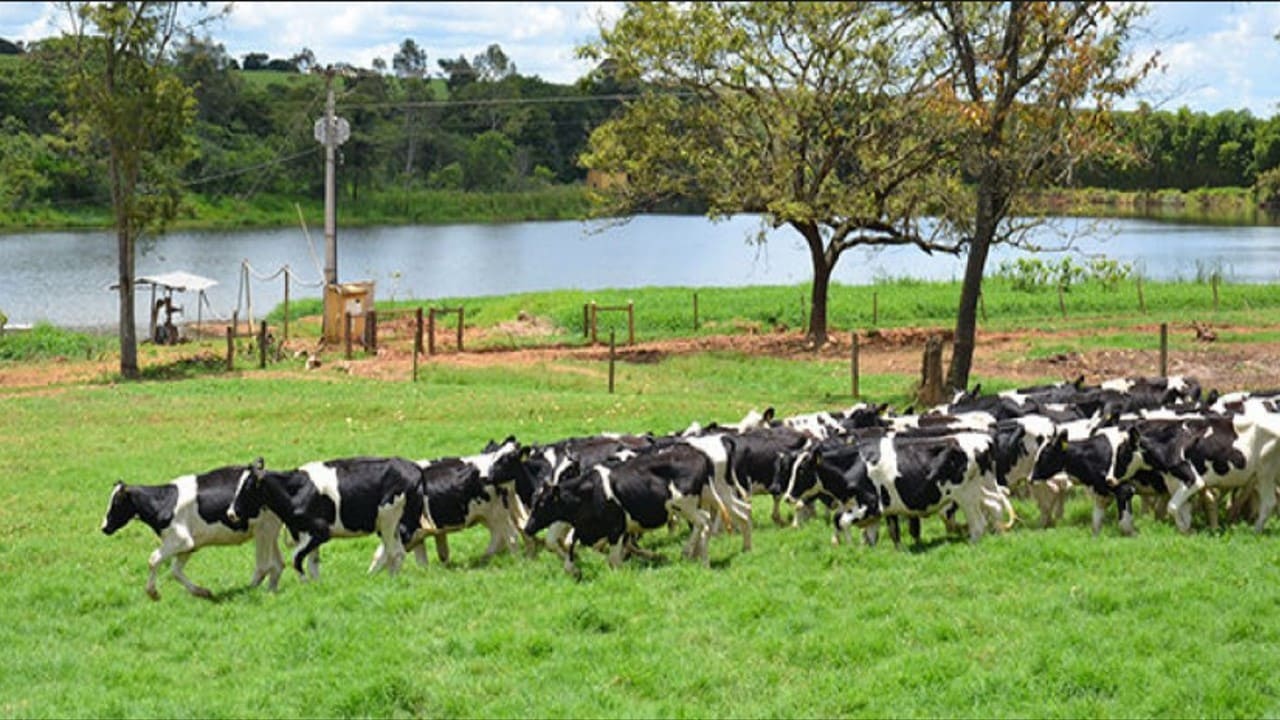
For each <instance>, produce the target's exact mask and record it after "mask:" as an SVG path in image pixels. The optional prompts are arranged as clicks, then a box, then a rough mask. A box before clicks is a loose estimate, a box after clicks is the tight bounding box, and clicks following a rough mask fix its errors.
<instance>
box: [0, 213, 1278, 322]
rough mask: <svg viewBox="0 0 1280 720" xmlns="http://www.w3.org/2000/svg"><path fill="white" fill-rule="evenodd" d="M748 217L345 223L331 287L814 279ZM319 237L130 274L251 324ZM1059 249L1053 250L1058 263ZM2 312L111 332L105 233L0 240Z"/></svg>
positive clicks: (110, 239) (1271, 265)
mask: <svg viewBox="0 0 1280 720" xmlns="http://www.w3.org/2000/svg"><path fill="white" fill-rule="evenodd" d="M759 230H760V221H759V218H758V217H757V216H750V215H741V216H735V217H732V218H730V219H727V220H723V221H719V222H713V221H710V220H708V219H706V218H704V217H700V216H674V215H648V216H640V217H636V218H633V219H632V220H630V221H629V222H625V223H613V224H608V225H606V224H602V223H600V222H577V221H566V222H524V223H509V224H498V225H442V226H411V227H378V228H353V229H344V228H341V227H339V231H338V241H337V244H338V278H339V280H340V281H342V282H351V281H358V280H372V281H373V282H374V283H375V291H374V292H375V298H376V299H377V300H408V299H415V300H423V301H429V300H436V299H442V298H466V297H478V296H485V295H497V294H507V293H519V292H529V291H539V290H554V289H579V290H587V291H590V290H598V289H602V288H635V287H645V286H653V285H669V286H687V287H692V288H698V287H727V286H742V285H792V284H799V283H804V282H807V281H808V280H809V279H810V278H811V269H810V268H811V266H810V263H809V256H808V252H807V250H806V249H805V248H804V245H803V243H802V242H801V240H800V238H799V236H798V235H797V234H796V233H795V232H794V231H793V230H790V229H787V228H783V229H778V230H770V231H768V232H767V233H766V237H767V238H768V242H767V243H765V244H763V245H754V244H752V243H751V242H749V239H750V238H754V237H755V236H756V234H757V233H758V231H759ZM1067 236H1071V237H1075V249H1074V251H1075V252H1081V253H1086V254H1102V255H1105V256H1106V257H1108V258H1111V259H1113V260H1118V261H1121V262H1127V263H1132V264H1133V265H1134V267H1135V269H1136V270H1137V271H1138V272H1140V273H1141V274H1142V275H1143V277H1145V278H1147V279H1149V280H1190V279H1195V278H1197V277H1206V276H1207V275H1208V274H1209V273H1210V272H1213V271H1217V272H1220V273H1221V274H1222V277H1223V279H1224V280H1226V281H1228V282H1243V283H1271V282H1276V281H1277V280H1280V227H1276V226H1263V225H1253V226H1218V225H1187V224H1173V223H1168V222H1163V221H1156V220H1140V219H1108V220H1093V219H1078V218H1064V219H1060V220H1057V221H1055V226H1054V227H1052V228H1041V229H1038V230H1037V231H1036V235H1035V238H1036V240H1037V242H1039V243H1041V244H1043V245H1054V246H1060V245H1061V244H1062V242H1063V237H1067ZM323 245H324V238H323V234H322V233H317V232H312V233H311V234H310V236H309V237H308V235H307V234H305V233H304V232H303V231H302V230H301V229H300V228H293V229H287V228H286V229H278V230H244V231H231V232H226V231H209V232H171V233H168V234H166V235H164V236H162V237H159V238H156V239H154V240H151V241H147V242H145V243H144V247H143V248H142V249H140V251H139V253H138V256H137V274H138V275H139V276H143V275H149V274H158V273H163V272H171V271H178V270H182V271H187V272H190V273H194V274H197V275H202V276H205V277H208V278H211V279H213V280H216V281H217V283H218V285H217V286H216V287H214V288H212V289H211V290H210V291H209V292H208V307H207V308H204V309H202V313H203V316H204V318H206V319H210V318H211V317H212V318H213V319H225V318H229V317H230V316H231V313H232V311H233V310H235V309H236V308H237V301H238V300H239V306H240V308H241V310H240V313H241V317H242V318H243V317H245V315H246V310H245V307H244V302H243V295H242V293H243V289H242V287H241V286H242V282H241V278H242V277H243V273H242V268H243V267H244V266H245V264H246V263H247V266H248V268H249V270H250V281H249V291H250V297H251V298H252V301H253V312H254V315H255V316H256V317H261V316H262V314H263V313H264V312H266V311H268V310H270V309H271V308H273V307H275V306H276V305H277V304H279V303H280V302H281V301H282V300H283V298H284V283H283V281H282V280H281V279H280V277H278V276H277V277H276V278H274V279H271V280H265V279H262V278H266V277H267V276H270V275H273V274H275V273H277V271H279V270H280V269H281V268H282V267H283V266H285V265H288V266H289V267H290V268H291V269H292V272H293V276H294V280H293V281H292V285H291V288H290V296H291V297H294V298H299V297H314V298H318V297H320V286H319V280H320V278H321V276H322V270H321V267H322V265H321V263H322V262H323V259H324V246H323ZM1023 254H1024V253H1022V252H1020V251H1015V250H1012V249H1009V248H1003V247H998V248H995V249H993V251H992V255H991V258H990V260H989V261H988V264H987V271H988V274H992V273H994V272H995V270H996V269H997V268H998V267H999V264H1000V262H1001V261H1002V260H1006V259H1010V258H1013V257H1016V256H1019V255H1023ZM1058 257H1059V255H1058V254H1054V255H1049V256H1047V257H1046V259H1048V260H1053V261H1056V259H1057V258H1058ZM0 267H2V268H4V270H3V274H2V275H0V277H2V278H3V282H2V283H0V310H2V311H3V312H4V313H6V314H7V315H8V316H9V321H10V323H36V322H41V321H47V322H51V323H53V324H55V325H60V326H65V327H73V328H95V329H108V328H114V327H115V326H116V323H117V317H118V309H117V301H116V295H115V293H114V291H109V290H108V289H107V287H108V286H109V285H110V284H111V283H112V282H114V281H115V277H116V257H115V239H114V235H113V233H111V232H108V231H102V232H33V233H13V234H7V235H0ZM963 272H964V260H963V258H962V257H961V258H956V257H951V256H943V255H933V256H929V255H925V254H924V253H922V252H920V251H919V250H917V249H915V248H913V247H890V248H882V249H879V250H873V249H866V250H864V249H855V250H851V251H849V252H846V253H845V254H844V255H843V256H842V257H841V258H840V262H839V264H838V265H837V267H836V270H835V273H834V277H833V280H834V281H835V282H837V283H842V284H850V285H858V284H868V283H872V282H875V281H876V280H878V279H885V278H900V277H912V278H919V279H927V280H954V279H958V278H960V277H961V276H962V275H963ZM175 298H176V302H177V304H179V305H182V306H184V308H185V312H186V315H185V319H187V320H194V319H195V318H196V312H195V310H196V298H195V297H194V296H193V295H192V294H190V293H186V294H178V295H176V296H175ZM149 300H150V290H149V289H146V288H142V289H140V291H139V293H138V304H137V307H138V322H139V327H140V328H141V331H142V333H143V334H145V332H146V323H147V321H148V318H149V315H148V305H149Z"/></svg>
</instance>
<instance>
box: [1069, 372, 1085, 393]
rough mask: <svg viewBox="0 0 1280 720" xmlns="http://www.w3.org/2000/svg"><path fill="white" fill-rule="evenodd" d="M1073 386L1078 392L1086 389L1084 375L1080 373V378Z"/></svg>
mask: <svg viewBox="0 0 1280 720" xmlns="http://www.w3.org/2000/svg"><path fill="white" fill-rule="evenodd" d="M1071 384H1072V385H1074V386H1075V388H1076V389H1077V390H1079V389H1080V388H1082V387H1084V373H1080V377H1078V378H1076V379H1075V382H1073V383H1071Z"/></svg>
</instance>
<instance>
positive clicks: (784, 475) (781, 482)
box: [769, 448, 820, 503]
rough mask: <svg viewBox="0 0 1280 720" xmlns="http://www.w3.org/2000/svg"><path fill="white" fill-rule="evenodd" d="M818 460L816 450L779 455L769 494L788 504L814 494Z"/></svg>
mask: <svg viewBox="0 0 1280 720" xmlns="http://www.w3.org/2000/svg"><path fill="white" fill-rule="evenodd" d="M819 458H820V456H819V455H816V448H815V449H805V450H799V451H795V452H785V453H782V454H781V455H779V458H778V463H777V464H776V465H775V467H774V480H773V482H772V483H771V484H770V488H769V492H770V493H772V494H774V495H781V496H782V499H783V500H786V501H787V502H789V503H798V502H800V501H801V500H804V499H806V498H808V497H811V496H813V495H814V494H816V490H815V488H816V487H817V485H818V476H817V464H818V462H820V460H819Z"/></svg>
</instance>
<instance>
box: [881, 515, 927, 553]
mask: <svg viewBox="0 0 1280 720" xmlns="http://www.w3.org/2000/svg"><path fill="white" fill-rule="evenodd" d="M911 520H916V522H917V523H919V520H917V519H916V518H911ZM907 522H910V520H908V521H907ZM884 525H885V527H886V528H888V529H889V539H890V540H892V541H893V549H894V550H901V549H902V527H901V525H899V520H898V516H897V515H886V516H885V518H884Z"/></svg>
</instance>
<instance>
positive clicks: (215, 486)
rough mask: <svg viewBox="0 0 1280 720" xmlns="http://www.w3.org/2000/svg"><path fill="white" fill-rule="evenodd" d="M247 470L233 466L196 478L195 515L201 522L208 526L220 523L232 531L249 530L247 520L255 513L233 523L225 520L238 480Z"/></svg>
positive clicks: (239, 466) (244, 467)
mask: <svg viewBox="0 0 1280 720" xmlns="http://www.w3.org/2000/svg"><path fill="white" fill-rule="evenodd" d="M247 470H248V468H247V467H246V466H244V465H233V466H228V467H221V468H218V469H216V470H210V471H209V472H207V473H204V474H201V475H197V476H196V514H198V515H199V516H200V519H201V520H204V521H205V522H206V523H208V524H210V525H217V524H219V523H220V524H222V525H226V526H227V527H230V528H232V529H233V530H241V531H244V530H248V529H249V520H250V518H251V517H255V516H256V515H257V512H255V513H254V514H253V515H252V516H250V517H237V518H236V522H234V523H233V522H230V521H229V520H227V510H229V509H231V502H232V500H234V499H235V496H236V488H237V487H238V486H239V484H240V478H241V477H243V476H244V474H245V472H246V471H247Z"/></svg>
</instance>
